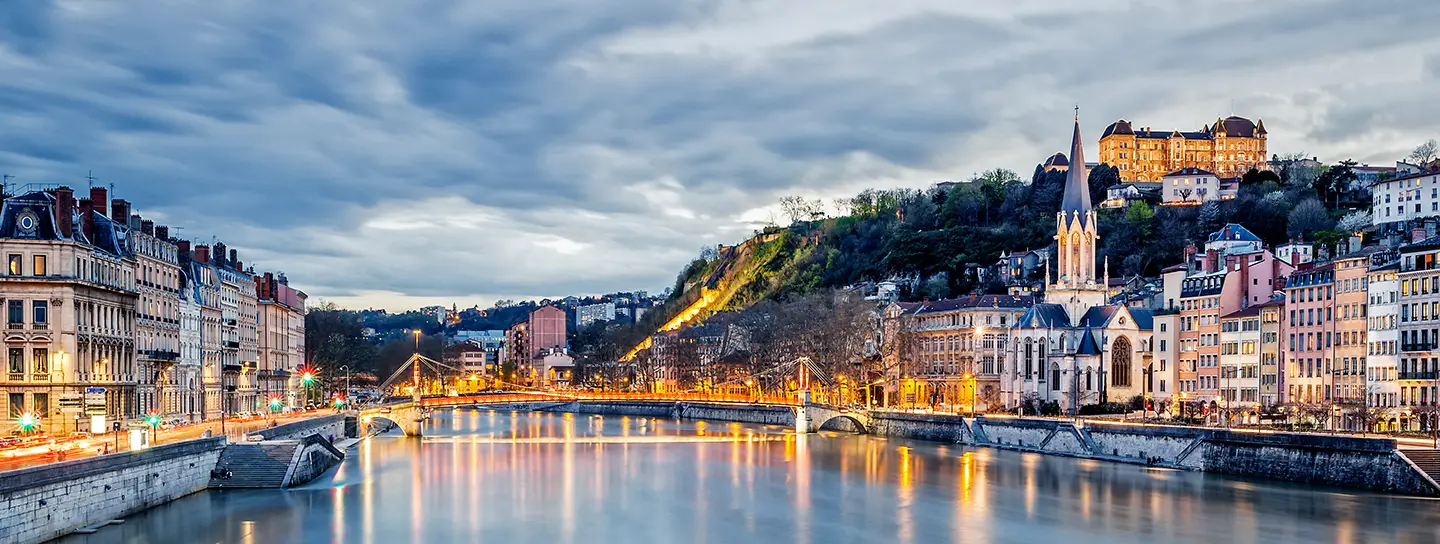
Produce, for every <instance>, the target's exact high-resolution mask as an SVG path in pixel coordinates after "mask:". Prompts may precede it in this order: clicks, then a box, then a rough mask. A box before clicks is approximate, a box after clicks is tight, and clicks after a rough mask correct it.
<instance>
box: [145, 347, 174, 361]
mask: <svg viewBox="0 0 1440 544" xmlns="http://www.w3.org/2000/svg"><path fill="white" fill-rule="evenodd" d="M140 355H142V356H144V357H146V358H148V359H151V360H154V361H166V362H172V363H173V362H175V361H178V360H180V352H178V351H167V350H161V349H150V350H141V351H140Z"/></svg>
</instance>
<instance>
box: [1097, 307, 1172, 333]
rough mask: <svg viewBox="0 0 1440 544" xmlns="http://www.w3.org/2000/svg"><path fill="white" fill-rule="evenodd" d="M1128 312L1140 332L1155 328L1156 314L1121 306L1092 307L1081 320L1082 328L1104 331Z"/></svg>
mask: <svg viewBox="0 0 1440 544" xmlns="http://www.w3.org/2000/svg"><path fill="white" fill-rule="evenodd" d="M1121 312H1126V313H1128V314H1129V315H1130V317H1131V318H1132V319H1133V320H1134V321H1135V327H1136V328H1139V329H1140V330H1150V329H1151V328H1153V327H1154V314H1153V313H1151V312H1150V310H1146V309H1142V308H1128V307H1124V306H1120V305H1114V304H1112V305H1106V306H1092V307H1091V308H1090V309H1089V310H1086V311H1085V315H1084V316H1081V318H1080V325H1079V326H1081V327H1087V328H1092V329H1104V328H1108V327H1109V326H1110V323H1111V322H1112V321H1114V320H1115V316H1117V315H1120V313H1121Z"/></svg>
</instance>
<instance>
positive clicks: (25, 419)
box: [20, 412, 40, 433]
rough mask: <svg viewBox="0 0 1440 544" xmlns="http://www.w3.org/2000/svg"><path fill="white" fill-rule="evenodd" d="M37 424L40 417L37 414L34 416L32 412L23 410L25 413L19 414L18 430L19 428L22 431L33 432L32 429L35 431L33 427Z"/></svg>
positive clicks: (37, 425) (38, 424)
mask: <svg viewBox="0 0 1440 544" xmlns="http://www.w3.org/2000/svg"><path fill="white" fill-rule="evenodd" d="M39 426H40V418H39V417H38V416H36V415H35V414H33V413H31V412H25V413H23V414H20V430H21V431H24V432H27V433H28V432H34V431H35V428H36V427H39Z"/></svg>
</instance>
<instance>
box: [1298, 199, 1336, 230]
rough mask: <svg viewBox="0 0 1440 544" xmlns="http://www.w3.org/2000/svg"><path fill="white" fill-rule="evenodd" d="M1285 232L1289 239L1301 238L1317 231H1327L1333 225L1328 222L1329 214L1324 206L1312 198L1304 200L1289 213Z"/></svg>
mask: <svg viewBox="0 0 1440 544" xmlns="http://www.w3.org/2000/svg"><path fill="white" fill-rule="evenodd" d="M1288 222H1289V224H1288V227H1287V229H1286V231H1287V232H1288V233H1289V234H1290V237H1291V238H1301V237H1303V236H1306V235H1313V234H1315V233H1316V232H1318V231H1322V230H1326V229H1329V228H1330V226H1331V225H1333V224H1334V222H1332V221H1331V220H1330V212H1329V211H1327V210H1326V209H1325V205H1324V204H1321V203H1320V201H1319V200H1315V199H1313V198H1311V199H1308V200H1305V201H1303V202H1301V203H1300V204H1298V205H1296V206H1295V209H1294V210H1291V211H1290V216H1289V217H1288Z"/></svg>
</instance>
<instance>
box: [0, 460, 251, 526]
mask: <svg viewBox="0 0 1440 544" xmlns="http://www.w3.org/2000/svg"><path fill="white" fill-rule="evenodd" d="M224 448H225V439H224V438H203V439H199V440H190V441H186V442H178V443H175V444H166V445H162V446H156V447H153V448H149V449H145V450H140V451H134V452H125V453H116V454H112V455H104V456H100V457H94V458H89V459H79V460H75V461H67V462H63V463H54V464H49V465H44V466H38V467H32V468H25V469H19V470H12V471H7V472H0V501H3V503H0V504H3V505H4V510H3V514H0V542H16V543H21V544H26V543H31V542H45V541H48V540H53V539H56V538H60V537H62V536H64V535H67V534H69V533H71V532H73V531H75V530H76V529H80V528H83V527H87V526H91V525H96V524H99V523H104V522H106V521H109V520H112V519H116V518H120V517H122V516H125V515H128V514H131V513H134V512H138V511H140V510H144V509H146V508H150V507H152V506H157V505H160V504H164V503H166V502H170V501H172V500H174V499H177V498H180V497H183V496H185V495H189V494H191V493H194V492H196V491H200V490H202V489H205V487H206V485H207V484H209V482H210V470H211V469H213V468H215V462H216V461H217V460H218V459H219V458H220V451H221V450H222V449H224Z"/></svg>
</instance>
